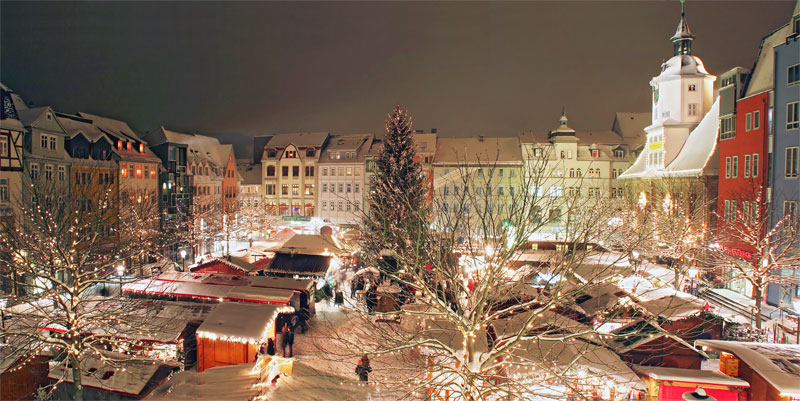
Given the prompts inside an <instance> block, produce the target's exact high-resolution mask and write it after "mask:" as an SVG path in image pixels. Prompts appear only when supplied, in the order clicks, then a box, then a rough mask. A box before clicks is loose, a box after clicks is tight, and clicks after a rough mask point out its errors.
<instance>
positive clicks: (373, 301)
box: [366, 285, 378, 315]
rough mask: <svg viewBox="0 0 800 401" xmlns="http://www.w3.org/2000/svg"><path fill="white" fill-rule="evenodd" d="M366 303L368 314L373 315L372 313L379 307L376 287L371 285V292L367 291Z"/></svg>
mask: <svg viewBox="0 0 800 401" xmlns="http://www.w3.org/2000/svg"><path fill="white" fill-rule="evenodd" d="M366 303H367V313H369V314H370V315H371V314H372V312H375V308H376V307H377V306H378V290H377V289H376V288H375V286H374V285H371V286H370V287H369V290H367V295H366Z"/></svg>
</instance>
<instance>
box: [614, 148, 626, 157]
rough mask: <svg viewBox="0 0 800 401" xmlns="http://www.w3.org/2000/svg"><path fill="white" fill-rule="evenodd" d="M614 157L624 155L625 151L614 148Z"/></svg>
mask: <svg viewBox="0 0 800 401" xmlns="http://www.w3.org/2000/svg"><path fill="white" fill-rule="evenodd" d="M614 157H625V151H624V150H622V149H615V150H614Z"/></svg>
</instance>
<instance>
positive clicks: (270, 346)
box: [267, 338, 275, 355]
mask: <svg viewBox="0 0 800 401" xmlns="http://www.w3.org/2000/svg"><path fill="white" fill-rule="evenodd" d="M267 355H275V341H273V340H272V339H271V338H270V339H268V340H267Z"/></svg>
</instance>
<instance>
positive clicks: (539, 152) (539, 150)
mask: <svg viewBox="0 0 800 401" xmlns="http://www.w3.org/2000/svg"><path fill="white" fill-rule="evenodd" d="M533 155H534V156H536V157H541V156H542V148H534V149H533Z"/></svg>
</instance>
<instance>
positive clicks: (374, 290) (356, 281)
mask: <svg viewBox="0 0 800 401" xmlns="http://www.w3.org/2000/svg"><path fill="white" fill-rule="evenodd" d="M361 291H364V304H365V305H366V307H367V312H368V313H369V314H372V313H373V312H375V310H376V309H377V308H378V281H377V280H375V279H374V278H366V277H364V276H361V275H356V276H354V277H353V279H352V280H351V281H350V297H351V298H353V299H355V297H356V294H357V293H360V292H361Z"/></svg>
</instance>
